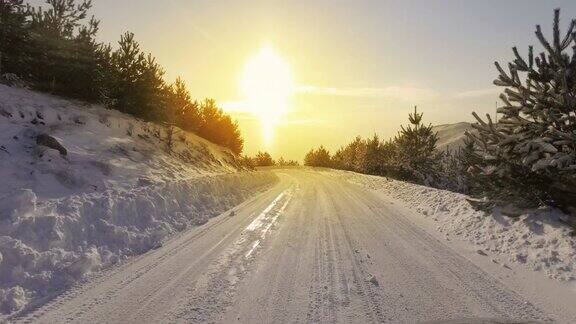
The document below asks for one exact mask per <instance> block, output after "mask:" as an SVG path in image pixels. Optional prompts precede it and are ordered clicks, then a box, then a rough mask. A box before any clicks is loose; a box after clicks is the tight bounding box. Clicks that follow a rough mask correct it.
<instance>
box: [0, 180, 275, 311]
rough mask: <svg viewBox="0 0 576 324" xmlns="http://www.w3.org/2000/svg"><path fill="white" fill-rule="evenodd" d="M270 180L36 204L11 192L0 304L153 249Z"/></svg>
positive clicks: (179, 185) (10, 305)
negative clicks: (15, 197)
mask: <svg viewBox="0 0 576 324" xmlns="http://www.w3.org/2000/svg"><path fill="white" fill-rule="evenodd" d="M274 180H275V176H274V175H273V174H272V173H270V172H251V173H248V172H242V173H236V174H224V175H217V176H206V177H202V178H198V179H195V180H194V181H186V180H181V181H174V182H168V183H165V184H162V185H144V186H142V187H140V188H136V189H133V190H129V191H118V190H108V191H106V192H103V193H101V194H82V195H74V196H70V197H66V198H62V199H57V200H50V201H47V202H45V203H43V204H38V203H35V199H36V197H35V196H34V194H33V193H32V192H31V191H29V190H23V191H22V192H20V193H18V194H16V195H15V196H18V199H13V196H10V197H8V201H11V202H13V205H12V207H10V208H9V209H8V210H10V211H11V212H10V218H5V219H4V220H2V221H0V255H1V257H0V281H1V282H2V289H0V303H1V304H0V307H1V308H2V311H3V312H11V311H14V310H18V309H20V308H22V307H23V306H25V305H26V304H27V302H28V301H29V300H32V299H37V298H39V297H42V296H46V295H48V294H50V293H53V292H55V291H58V290H59V289H62V288H66V287H67V286H69V285H70V284H71V283H73V282H74V281H76V280H78V279H80V278H82V276H84V275H85V274H87V273H90V272H91V271H95V270H98V269H100V268H102V267H106V266H109V265H111V264H115V263H117V262H118V261H120V260H122V259H124V258H126V257H127V256H130V255H135V254H140V253H143V252H146V251H148V250H150V249H153V248H155V247H158V246H160V245H161V242H162V240H163V239H165V238H166V237H168V236H170V235H171V234H173V233H175V232H178V231H182V230H185V229H186V228H187V227H189V226H193V225H199V224H202V223H205V222H206V221H207V220H208V219H209V218H211V217H213V216H215V215H218V214H220V213H222V212H224V211H226V210H228V209H230V208H232V207H234V206H235V205H237V204H239V203H241V202H242V201H244V200H245V199H246V198H248V197H249V196H251V195H253V194H255V193H256V192H257V191H259V190H262V189H264V188H266V187H267V186H268V185H270V183H272V182H274ZM2 203H3V204H4V206H6V205H8V204H7V203H6V200H3V201H2ZM23 206H26V208H23Z"/></svg>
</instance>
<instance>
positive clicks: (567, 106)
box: [469, 9, 576, 210]
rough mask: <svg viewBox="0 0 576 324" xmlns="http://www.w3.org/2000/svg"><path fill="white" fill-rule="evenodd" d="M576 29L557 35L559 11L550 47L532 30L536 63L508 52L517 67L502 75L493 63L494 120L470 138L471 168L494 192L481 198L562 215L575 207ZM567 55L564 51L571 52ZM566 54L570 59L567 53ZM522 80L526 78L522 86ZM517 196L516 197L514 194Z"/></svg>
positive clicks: (482, 124)
mask: <svg viewBox="0 0 576 324" xmlns="http://www.w3.org/2000/svg"><path fill="white" fill-rule="evenodd" d="M575 27H576V22H575V21H572V22H570V24H569V26H568V30H567V32H566V33H565V34H564V35H561V33H560V10H559V9H556V10H555V11H554V24H553V35H552V36H553V37H552V42H550V41H549V40H547V39H546V38H545V37H544V35H543V34H542V30H541V28H540V26H536V37H537V39H538V40H539V42H540V44H541V45H542V47H543V48H544V52H542V53H540V55H538V56H535V55H534V53H533V52H534V51H533V47H532V46H530V47H529V48H528V57H527V58H524V57H522V56H521V55H520V54H519V52H518V50H517V48H516V47H513V48H512V51H513V53H514V56H515V59H514V61H513V62H511V63H509V64H508V72H506V71H505V70H504V69H503V68H502V67H501V65H500V64H499V63H498V62H496V63H495V65H496V68H497V70H498V71H499V76H498V78H497V79H496V80H495V81H494V84H495V85H497V86H501V87H505V89H504V92H503V93H502V94H501V95H500V99H501V100H502V102H503V105H502V106H501V107H500V108H498V113H499V114H501V116H502V117H501V118H500V120H498V121H497V122H494V121H492V119H491V118H490V116H487V121H484V120H482V119H481V118H480V117H479V116H478V115H477V114H476V113H474V114H473V115H474V117H475V118H476V119H477V121H478V123H477V124H475V125H474V127H475V128H476V129H477V130H478V135H474V134H470V135H469V136H470V138H471V139H472V140H474V142H475V145H476V146H477V148H478V150H479V151H480V153H481V154H482V157H483V161H482V163H481V164H476V166H477V169H478V170H479V172H477V176H478V177H482V176H483V177H486V178H488V179H489V181H485V182H489V183H491V184H492V185H491V186H486V188H485V194H486V195H488V196H490V197H491V198H493V199H497V200H498V199H499V200H501V201H505V199H507V198H510V197H517V196H523V197H524V198H525V199H524V201H526V202H539V203H541V204H548V203H552V204H556V205H558V206H559V207H563V208H564V209H565V210H574V209H573V208H574V206H575V205H576V34H575V33H574V31H575ZM570 47H571V50H570V51H569V48H570ZM569 52H570V53H569ZM521 78H524V82H522V80H521ZM520 190H521V191H522V192H519V191H520Z"/></svg>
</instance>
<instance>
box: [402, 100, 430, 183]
mask: <svg viewBox="0 0 576 324" xmlns="http://www.w3.org/2000/svg"><path fill="white" fill-rule="evenodd" d="M422 116H423V114H422V113H418V110H417V108H416V107H414V113H413V114H409V116H408V120H409V121H410V125H408V126H406V127H404V126H401V128H402V130H401V131H400V132H399V133H398V135H397V136H396V138H395V139H394V142H395V144H396V146H397V149H398V151H397V161H396V163H397V168H398V172H399V173H400V176H401V177H403V178H404V179H406V180H411V181H417V182H419V183H423V184H427V185H430V184H431V183H432V182H433V181H434V179H433V177H434V175H435V171H436V170H437V167H438V163H439V160H440V157H441V154H439V153H438V152H436V142H437V141H438V136H437V135H436V133H435V132H434V131H433V130H432V125H431V124H430V125H428V126H425V125H423V124H422Z"/></svg>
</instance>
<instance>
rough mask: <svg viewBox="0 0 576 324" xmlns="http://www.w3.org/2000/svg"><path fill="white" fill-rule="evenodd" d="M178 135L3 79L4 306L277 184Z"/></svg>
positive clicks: (0, 219) (222, 152)
mask: <svg viewBox="0 0 576 324" xmlns="http://www.w3.org/2000/svg"><path fill="white" fill-rule="evenodd" d="M174 134H175V135H174V137H173V139H172V142H173V144H172V145H170V146H169V145H168V142H169V140H168V129H167V128H166V127H165V126H161V125H156V124H152V123H147V122H143V121H139V120H136V119H134V118H132V117H130V116H127V115H124V114H122V113H119V112H117V111H111V110H107V109H104V108H102V107H99V106H92V105H87V104H85V103H82V102H75V101H69V100H63V99H60V98H57V97H53V96H49V95H45V94H39V93H36V92H32V91H28V90H25V89H16V88H10V87H6V86H3V85H0V184H1V185H0V311H2V312H4V313H10V312H13V311H16V310H20V309H22V308H23V307H26V306H27V305H30V303H31V302H34V301H37V300H39V299H41V298H42V297H46V296H50V295H52V294H54V293H57V292H58V291H60V290H62V289H65V288H66V287H68V286H70V285H71V284H72V283H74V282H75V281H77V280H79V279H82V278H83V277H84V276H85V275H86V274H89V273H90V272H92V271H94V270H98V269H101V268H103V267H106V266H109V265H111V264H115V263H118V262H119V261H121V260H123V259H124V258H126V257H128V256H130V255H135V254H140V253H143V252H146V251H148V250H150V249H153V248H156V247H158V246H160V245H161V244H162V241H163V240H164V239H165V238H166V237H168V236H169V235H171V234H173V233H176V232H178V231H182V230H184V229H186V228H187V227H189V226H194V225H198V224H202V223H204V222H206V221H207V220H208V219H209V218H210V217H212V216H214V215H217V214H219V213H222V212H224V211H226V210H227V209H229V208H232V207H233V206H235V205H237V204H239V203H240V202H242V201H243V200H244V199H246V198H247V197H249V196H251V195H253V194H254V193H256V192H257V191H260V190H262V189H264V188H266V187H268V186H269V185H270V184H271V183H273V182H274V181H276V178H275V176H274V175H272V174H271V173H269V172H240V173H238V172H235V171H237V170H238V168H239V166H238V164H237V163H236V160H235V158H234V156H233V155H232V154H231V153H230V152H228V151H227V150H226V149H223V148H221V147H218V146H216V145H214V144H211V143H210V142H208V141H206V140H204V139H202V138H200V137H198V136H196V135H194V134H191V133H187V132H183V131H180V130H178V129H176V131H175V132H174ZM46 135H47V136H46ZM39 138H44V139H46V138H48V139H49V140H48V142H50V141H52V144H54V143H57V144H58V145H61V147H63V148H64V150H62V149H60V150H58V149H56V148H57V147H56V146H54V145H52V148H51V147H49V146H50V145H51V144H50V143H49V144H45V142H46V141H44V142H42V141H40V140H39ZM54 140H55V141H54ZM40 143H42V144H40ZM46 145H48V146H46Z"/></svg>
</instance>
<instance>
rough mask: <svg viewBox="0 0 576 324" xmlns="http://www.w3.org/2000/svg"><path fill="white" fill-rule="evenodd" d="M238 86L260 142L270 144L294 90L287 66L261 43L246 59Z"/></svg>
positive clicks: (288, 106) (270, 49)
mask: <svg viewBox="0 0 576 324" xmlns="http://www.w3.org/2000/svg"><path fill="white" fill-rule="evenodd" d="M240 89H241V92H242V95H243V96H244V105H245V107H246V109H247V110H248V111H249V112H250V113H252V114H253V115H255V116H256V117H257V118H258V119H259V120H260V123H261V125H262V130H263V137H264V141H265V142H266V144H270V142H271V141H272V138H273V136H274V129H275V127H276V125H277V124H278V123H279V122H280V121H281V119H282V117H283V116H284V115H285V114H286V113H287V112H288V111H289V110H290V99H291V97H292V94H293V92H294V81H293V78H292V71H291V70H290V66H289V65H288V63H286V61H285V60H284V59H283V58H282V57H281V56H280V55H279V54H278V53H276V51H274V49H273V48H272V47H271V46H269V45H265V46H263V47H262V48H261V49H260V50H259V51H258V52H257V53H256V54H255V55H253V56H252V57H251V58H250V59H249V60H248V61H247V63H246V65H245V67H244V70H243V73H242V77H241V80H240Z"/></svg>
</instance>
